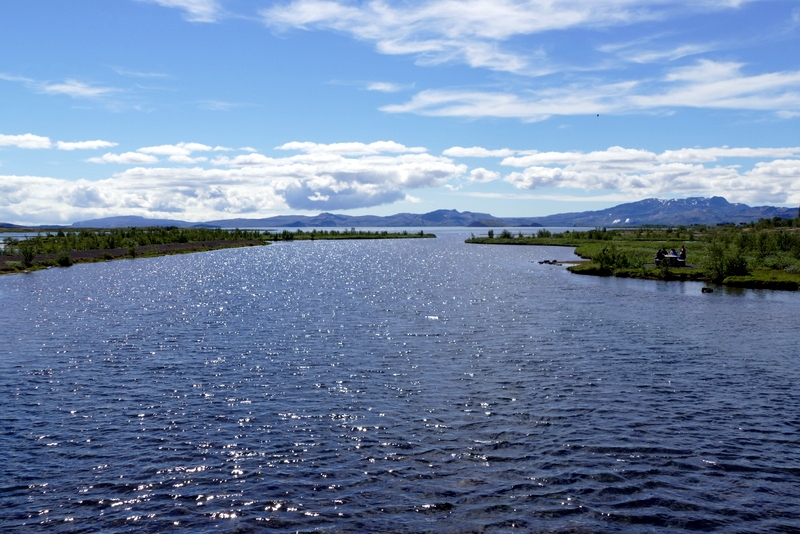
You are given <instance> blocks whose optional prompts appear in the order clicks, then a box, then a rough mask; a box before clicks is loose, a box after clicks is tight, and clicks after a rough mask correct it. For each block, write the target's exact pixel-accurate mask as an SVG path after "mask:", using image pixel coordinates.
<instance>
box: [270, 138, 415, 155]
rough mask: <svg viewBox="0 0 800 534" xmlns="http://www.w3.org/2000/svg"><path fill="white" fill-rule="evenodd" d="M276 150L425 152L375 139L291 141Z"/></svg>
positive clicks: (370, 152)
mask: <svg viewBox="0 0 800 534" xmlns="http://www.w3.org/2000/svg"><path fill="white" fill-rule="evenodd" d="M275 148H276V149H277V150H296V151H298V152H305V153H307V154H340V155H349V156H357V155H366V154H381V153H385V152H389V153H397V154H402V153H409V152H411V153H422V152H425V149H424V148H423V147H407V146H405V145H402V144H400V143H395V142H394V141H376V142H374V143H369V144H366V143H331V144H327V145H326V144H320V143H308V142H303V143H300V142H296V141H295V142H291V143H285V144H283V145H281V146H278V147H275Z"/></svg>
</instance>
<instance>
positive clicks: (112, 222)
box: [0, 197, 798, 228]
mask: <svg viewBox="0 0 800 534" xmlns="http://www.w3.org/2000/svg"><path fill="white" fill-rule="evenodd" d="M797 216H798V209H797V208H781V207H774V206H755V207H752V206H748V205H747V204H732V203H730V202H728V201H727V200H725V199H724V198H722V197H711V198H702V197H694V198H684V199H672V200H662V199H657V198H649V199H645V200H640V201H638V202H629V203H626V204H620V205H618V206H614V207H613V208H608V209H604V210H597V211H583V212H574V213H560V214H556V215H547V216H544V217H495V216H493V215H490V214H488V213H475V212H471V211H461V212H459V211H456V210H436V211H432V212H429V213H423V214H417V213H398V214H396V215H389V216H385V217H383V216H377V215H359V216H353V215H340V214H334V213H320V214H319V215H315V216H309V215H277V216H274V217H267V218H262V219H242V218H238V219H219V220H212V221H205V222H201V223H194V222H186V221H181V220H176V219H147V218H144V217H137V216H118V217H106V218H102V219H91V220H87V221H80V222H76V223H74V224H72V227H73V228H121V227H130V226H139V227H143V226H178V227H184V228H188V227H194V228H197V227H215V228H216V227H221V228H341V227H344V228H350V227H360V228H363V227H372V228H376V227H432V226H468V227H500V226H549V227H559V226H560V227H572V226H584V227H614V226H642V225H685V226H688V225H692V224H711V225H713V224H722V223H747V222H753V221H757V220H759V219H772V218H774V217H780V218H782V219H793V218H795V217H797ZM15 227H19V226H17V225H13V224H8V223H0V228H15ZM49 227H52V226H49Z"/></svg>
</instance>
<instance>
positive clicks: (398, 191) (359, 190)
mask: <svg viewBox="0 0 800 534" xmlns="http://www.w3.org/2000/svg"><path fill="white" fill-rule="evenodd" d="M287 145H291V144H290V143H287ZM201 146H205V145H201ZM164 147H183V148H185V149H187V150H188V149H189V148H197V146H196V145H195V144H190V143H185V144H178V145H158V146H156V147H145V148H146V149H148V152H150V153H143V152H140V151H136V152H124V153H122V154H112V153H108V154H105V155H103V156H100V157H96V158H90V159H89V160H87V161H92V162H94V163H119V164H128V165H137V166H134V167H132V168H128V169H126V170H123V171H121V172H118V173H115V174H113V175H112V176H111V177H110V178H107V179H105V180H97V181H89V180H78V181H69V180H59V179H55V178H41V177H39V178H30V177H16V176H6V177H0V184H2V189H0V198H2V199H3V201H4V202H6V205H5V206H0V220H31V218H38V219H37V220H43V221H48V222H53V217H54V215H53V214H54V213H55V214H58V215H57V216H58V217H59V220H66V219H72V220H75V219H78V218H91V217H99V216H106V215H113V214H120V213H125V214H134V215H148V216H166V215H170V214H171V215H173V216H174V215H175V214H180V216H181V217H182V218H185V219H187V220H210V219H214V218H222V217H230V216H234V215H242V214H253V216H257V215H258V214H264V213H269V212H275V211H285V210H288V209H291V210H309V211H313V212H319V211H326V210H341V209H351V208H364V207H370V206H377V205H380V204H386V203H391V202H397V201H401V200H404V199H407V198H409V192H411V191H413V190H416V189H422V188H430V187H437V186H441V185H442V184H444V183H446V182H448V181H449V180H452V179H455V178H459V177H461V176H464V175H465V174H466V173H467V167H466V166H465V165H462V164H458V163H455V162H453V161H452V160H451V159H449V158H446V157H443V156H433V155H430V154H427V153H424V152H418V151H416V149H413V148H409V147H405V148H403V145H399V144H398V143H393V142H391V141H384V142H379V143H370V144H364V143H341V144H338V146H336V145H316V144H313V143H310V144H306V143H299V144H298V145H297V147H296V149H295V150H296V151H297V152H298V153H296V154H293V155H288V156H287V157H281V158H272V157H268V156H265V155H262V154H258V153H250V154H240V155H237V156H233V157H229V156H220V157H218V158H216V159H215V160H213V161H209V162H208V164H211V165H214V167H213V168H203V166H202V165H200V164H198V165H195V166H193V167H187V166H175V167H167V166H163V165H161V166H154V167H144V166H142V164H153V163H157V162H158V157H159V156H160V157H164V156H167V157H168V158H170V159H171V158H181V157H186V156H182V155H181V154H179V153H176V151H175V150H173V149H171V148H164ZM301 149H302V150H301ZM188 157H190V158H191V156H188ZM191 159H192V163H198V162H197V159H199V158H191ZM199 163H204V162H199ZM31 184H34V185H35V186H31ZM44 184H47V185H46V187H45V185H44ZM45 206H47V207H48V208H47V209H45Z"/></svg>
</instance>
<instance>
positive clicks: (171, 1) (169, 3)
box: [146, 0, 222, 22]
mask: <svg viewBox="0 0 800 534" xmlns="http://www.w3.org/2000/svg"><path fill="white" fill-rule="evenodd" d="M146 1H149V2H151V3H155V4H159V5H161V6H164V7H174V8H178V9H183V10H184V11H185V14H184V16H185V17H186V20H189V21H191V22H216V21H217V20H218V19H219V17H220V15H221V11H222V10H221V8H220V5H219V3H218V2H217V1H216V0H146Z"/></svg>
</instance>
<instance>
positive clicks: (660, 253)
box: [656, 248, 667, 265]
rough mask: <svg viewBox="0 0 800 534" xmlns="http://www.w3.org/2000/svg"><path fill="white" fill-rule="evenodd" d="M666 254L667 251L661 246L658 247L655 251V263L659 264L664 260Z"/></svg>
mask: <svg viewBox="0 0 800 534" xmlns="http://www.w3.org/2000/svg"><path fill="white" fill-rule="evenodd" d="M666 255H667V251H666V250H664V249H663V248H660V249H658V252H656V265H661V262H662V261H664V256H666Z"/></svg>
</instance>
